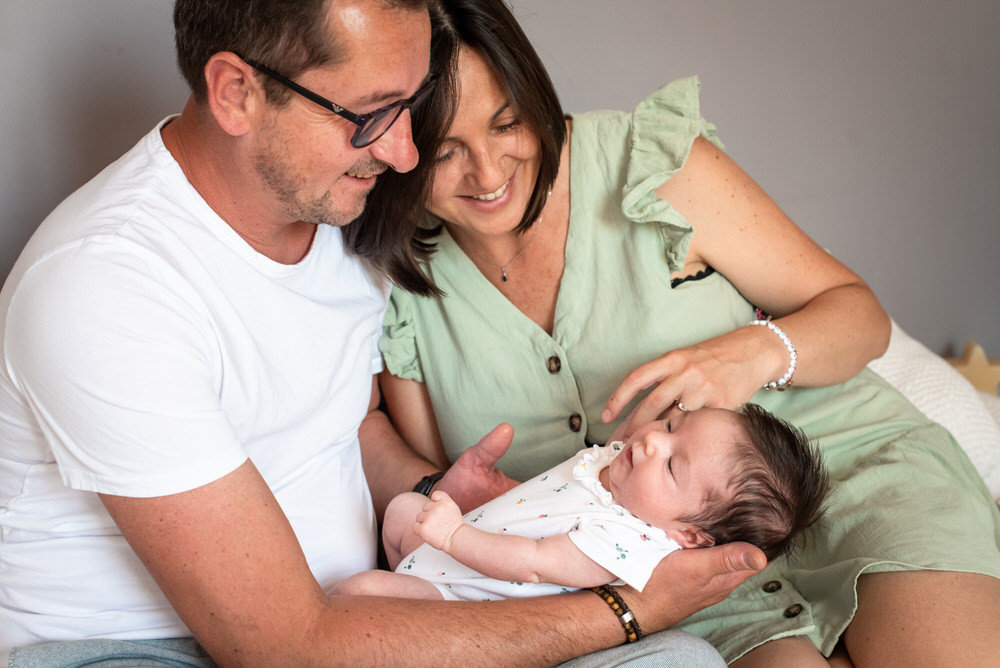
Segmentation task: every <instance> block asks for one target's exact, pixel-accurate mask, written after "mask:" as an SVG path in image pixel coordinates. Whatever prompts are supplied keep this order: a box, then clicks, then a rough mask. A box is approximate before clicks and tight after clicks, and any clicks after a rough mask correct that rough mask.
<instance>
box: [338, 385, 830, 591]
mask: <svg viewBox="0 0 1000 668" xmlns="http://www.w3.org/2000/svg"><path fill="white" fill-rule="evenodd" d="M828 484H829V483H828V478H827V474H826V472H825V470H824V468H823V465H822V463H821V461H820V458H819V455H818V453H817V452H816V451H815V450H814V449H813V448H812V446H811V445H810V444H809V442H808V441H807V440H806V438H805V437H804V435H803V434H802V433H801V432H799V431H798V430H796V429H795V428H793V427H791V426H790V425H788V424H787V423H785V422H784V421H782V420H780V419H778V418H776V417H774V416H773V415H771V414H770V413H768V412H767V411H765V410H764V409H763V408H761V407H759V406H757V405H755V404H747V405H745V406H743V407H742V408H740V409H739V410H738V411H729V410H724V409H714V408H705V409H701V410H696V411H690V412H688V411H685V410H683V409H682V408H679V407H677V406H674V407H671V409H670V410H668V411H667V412H666V413H665V414H664V415H661V416H660V418H659V419H657V420H656V421H654V422H651V423H649V424H647V425H644V426H643V427H641V428H639V429H638V430H637V431H636V432H635V433H634V434H632V436H631V437H630V438H629V439H628V440H627V441H626V442H625V443H622V442H620V441H618V442H613V443H610V444H608V445H607V446H604V447H599V446H594V447H592V448H587V449H585V450H582V451H581V452H579V453H578V454H577V455H575V456H574V457H572V458H571V459H569V460H567V461H566V462H564V463H563V464H560V465H559V466H556V467H554V468H552V469H549V470H548V471H546V472H545V473H542V474H541V475H538V476H536V477H535V478H532V479H531V480H529V481H527V482H525V483H523V484H521V485H519V486H518V487H515V488H514V489H512V490H510V491H508V492H507V493H505V494H502V495H500V496H498V497H497V498H495V499H493V500H492V501H489V502H488V503H486V504H484V505H482V506H480V507H479V508H477V509H476V510H473V511H472V512H470V513H468V514H467V515H466V516H465V517H464V518H463V516H462V514H461V512H460V511H459V509H458V506H457V505H456V504H455V503H454V501H452V500H451V498H450V497H449V496H448V495H447V494H446V493H445V492H443V491H435V492H433V493H432V494H431V496H430V499H428V498H426V497H424V496H422V495H420V494H413V493H408V494H402V495H400V496H398V497H396V498H394V499H393V501H392V502H391V503H390V505H389V507H388V509H387V510H386V516H385V523H384V528H383V542H384V544H385V549H386V556H387V558H388V561H389V565H390V566H391V567H392V568H394V569H395V572H394V573H390V572H387V571H366V572H363V573H359V574H357V575H355V576H353V577H351V578H349V579H347V580H345V581H344V582H342V583H340V585H338V586H337V588H336V589H335V590H334V592H335V593H340V594H358V595H382V596H397V597H407V598H444V599H449V600H494V599H502V598H513V597H524V596H542V595H545V594H551V593H558V592H563V591H568V590H570V589H582V588H586V587H595V586H599V585H604V584H608V583H613V584H621V583H625V584H629V585H631V586H633V587H635V588H636V589H638V590H642V588H643V587H644V586H645V585H646V582H647V581H648V580H649V578H650V576H651V575H652V572H653V569H654V568H656V566H657V564H658V563H659V562H660V560H661V559H662V558H663V557H664V556H666V555H667V554H669V553H670V552H672V551H674V550H677V549H680V548H692V547H707V546H710V545H714V544H717V543H723V542H729V541H746V542H749V543H752V544H754V545H756V546H757V547H759V548H760V549H761V550H763V551H764V553H765V554H766V555H767V557H768V559H769V560H772V559H774V558H775V557H777V556H779V555H781V554H783V553H785V552H787V551H788V550H789V549H790V547H791V546H792V544H793V539H794V537H795V536H796V535H797V534H798V532H800V531H802V530H803V529H805V528H807V527H809V526H810V525H812V524H813V523H814V522H815V521H816V520H817V519H818V518H819V516H820V514H821V512H822V511H821V506H822V502H823V497H824V495H825V494H826V490H827V487H828Z"/></svg>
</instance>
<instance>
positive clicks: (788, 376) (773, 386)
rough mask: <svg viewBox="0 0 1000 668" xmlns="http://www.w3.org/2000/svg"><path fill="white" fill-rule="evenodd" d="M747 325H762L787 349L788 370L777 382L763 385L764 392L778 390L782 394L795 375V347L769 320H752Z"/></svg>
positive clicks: (773, 381)
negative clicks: (776, 336)
mask: <svg viewBox="0 0 1000 668" xmlns="http://www.w3.org/2000/svg"><path fill="white" fill-rule="evenodd" d="M749 325H763V326H764V327H767V328H768V329H769V330H771V331H772V332H774V333H775V334H777V335H778V338H779V339H781V342H782V343H784V344H785V348H787V349H788V357H789V362H788V370H787V371H785V375H784V376H782V377H781V378H779V379H778V380H772V381H771V382H770V383H766V384H765V385H764V389H765V390H778V391H779V392H784V391H785V390H787V389H788V388H789V386H790V385H791V384H792V376H793V375H795V363H796V360H797V359H798V355H797V354H796V353H795V346H793V345H792V342H791V340H790V339H789V338H788V335H787V334H785V333H784V332H783V331H781V328H780V327H778V326H777V325H775V324H774V323H773V322H771V321H770V320H754V321H753V322H751V323H749ZM749 325H748V326H749Z"/></svg>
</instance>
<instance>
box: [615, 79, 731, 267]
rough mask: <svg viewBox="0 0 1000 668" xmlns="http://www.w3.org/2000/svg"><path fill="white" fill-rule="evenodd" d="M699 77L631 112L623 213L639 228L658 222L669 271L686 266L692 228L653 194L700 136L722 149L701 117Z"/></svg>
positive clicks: (670, 86) (671, 85)
mask: <svg viewBox="0 0 1000 668" xmlns="http://www.w3.org/2000/svg"><path fill="white" fill-rule="evenodd" d="M700 89H701V84H700V82H699V81H698V79H697V77H689V78H686V79H679V80H677V81H674V82H672V83H669V84H667V85H665V86H663V87H662V88H660V89H659V90H657V91H656V92H655V93H653V94H652V95H650V96H649V97H648V98H646V99H645V100H643V101H642V102H640V103H639V105H638V106H637V107H636V108H635V111H633V112H632V128H631V136H630V141H629V157H628V167H627V171H626V182H625V186H624V188H623V191H622V196H623V197H622V213H624V215H625V216H626V218H628V219H629V220H631V221H632V222H635V223H654V224H655V225H657V228H658V229H659V231H660V237H661V239H662V241H663V247H664V252H665V255H666V259H667V263H668V265H669V267H670V270H671V271H675V270H677V269H680V268H681V267H682V266H683V263H684V258H685V257H686V256H687V250H688V246H689V245H690V243H691V235H692V228H691V225H690V223H688V222H687V220H685V218H684V217H683V216H682V215H681V214H680V212H678V211H677V210H676V209H675V208H674V207H673V206H671V204H670V203H669V202H667V201H665V200H662V199H659V198H658V197H657V196H656V193H655V192H654V191H655V190H656V188H658V187H659V186H661V185H662V184H663V183H665V182H666V181H667V180H668V179H670V178H671V177H672V176H673V175H674V174H676V173H677V172H678V171H680V169H681V167H683V166H684V162H685V161H686V160H687V158H688V155H689V154H690V152H691V145H692V144H693V143H694V140H695V138H697V137H698V136H699V135H701V136H703V137H705V138H706V139H708V140H709V141H711V142H712V143H713V144H715V145H716V146H718V147H719V148H720V149H721V148H722V143H721V142H720V141H719V140H718V138H717V137H716V133H715V126H714V125H713V124H711V123H709V122H708V121H706V120H705V119H703V118H702V117H701V111H700V107H699V101H698V93H699V90H700Z"/></svg>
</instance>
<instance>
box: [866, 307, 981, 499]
mask: <svg viewBox="0 0 1000 668" xmlns="http://www.w3.org/2000/svg"><path fill="white" fill-rule="evenodd" d="M868 368H870V369H871V370H872V371H874V372H875V373H877V374H879V375H880V376H882V377H883V378H884V379H885V380H887V381H888V382H889V383H891V384H892V385H893V386H894V387H896V389H898V390H899V391H900V392H902V393H903V394H904V395H905V396H906V398H908V399H909V400H910V401H911V402H913V404H914V405H915V406H916V407H917V408H919V409H920V410H921V411H923V413H924V415H926V416H927V417H929V418H930V419H932V420H934V421H935V422H938V423H940V424H942V425H944V427H946V428H947V429H948V430H949V431H950V432H951V433H952V435H954V437H955V440H956V441H958V443H959V445H961V446H962V448H963V449H964V450H965V452H966V453H967V454H968V455H969V459H971V460H972V463H973V464H974V465H975V467H976V469H977V470H978V471H979V473H980V475H982V476H983V480H984V481H985V482H986V486H987V487H988V488H989V490H990V492H991V493H992V494H993V498H994V499H1000V397H997V396H994V395H991V394H986V393H984V392H979V391H978V390H976V388H975V387H973V386H972V384H971V383H969V381H967V380H966V379H965V378H964V377H963V376H962V374H960V373H959V372H958V371H956V370H955V369H954V368H952V366H951V365H950V364H948V363H947V362H946V361H945V360H944V359H942V358H941V357H939V356H938V355H935V354H934V353H933V352H931V351H930V349H928V348H927V347H926V346H924V345H923V344H922V343H920V342H919V341H917V340H916V339H914V338H913V337H911V336H909V335H908V334H907V333H906V332H904V331H903V330H902V329H901V328H900V327H899V325H898V324H896V323H895V322H893V323H892V338H891V339H890V340H889V349H888V350H887V351H886V353H885V355H883V356H882V357H880V358H878V359H876V360H873V361H872V362H871V363H870V364H869V365H868Z"/></svg>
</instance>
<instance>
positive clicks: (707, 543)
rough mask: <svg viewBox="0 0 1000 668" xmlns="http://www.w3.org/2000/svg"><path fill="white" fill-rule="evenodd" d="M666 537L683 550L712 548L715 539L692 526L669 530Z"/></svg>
mask: <svg viewBox="0 0 1000 668" xmlns="http://www.w3.org/2000/svg"><path fill="white" fill-rule="evenodd" d="M667 535H668V536H670V537H671V538H672V539H674V541H675V542H676V543H677V544H678V545H680V546H681V547H684V548H691V547H712V546H713V545H715V539H714V538H712V536H710V535H709V534H707V533H706V532H704V531H702V530H701V529H699V528H698V527H694V526H685V527H681V528H679V529H669V530H668V531H667Z"/></svg>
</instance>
